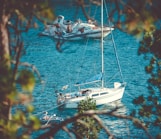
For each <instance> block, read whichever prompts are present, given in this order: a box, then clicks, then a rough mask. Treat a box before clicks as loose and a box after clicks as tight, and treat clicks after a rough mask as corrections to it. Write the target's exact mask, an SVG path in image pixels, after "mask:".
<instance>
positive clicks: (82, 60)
mask: <svg viewBox="0 0 161 139" xmlns="http://www.w3.org/2000/svg"><path fill="white" fill-rule="evenodd" d="M88 41H89V39H87V42H86V45H85V48H84V51H83V55H82V58H81V64H80V67H79V70H78V76H77V79H76V81H78V79H79V77H80V72H81V69H82V66H83V64H84V57H85V53H86V49H87V44H88Z"/></svg>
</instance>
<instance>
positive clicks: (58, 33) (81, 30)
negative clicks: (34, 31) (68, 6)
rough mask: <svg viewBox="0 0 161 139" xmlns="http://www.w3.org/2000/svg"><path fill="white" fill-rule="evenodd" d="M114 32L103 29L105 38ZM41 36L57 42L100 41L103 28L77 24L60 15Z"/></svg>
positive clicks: (89, 23)
mask: <svg viewBox="0 0 161 139" xmlns="http://www.w3.org/2000/svg"><path fill="white" fill-rule="evenodd" d="M112 30H114V28H113V27H107V26H106V27H103V37H106V36H107V35H109V34H110V32H111V31H112ZM39 35H43V36H50V37H53V38H54V39H57V40H67V41H71V40H81V39H85V38H92V39H100V38H101V27H100V26H98V25H95V24H94V23H92V22H91V21H89V22H82V21H80V20H77V21H76V22H73V21H70V20H64V16H62V15H59V16H58V17H57V19H56V20H55V21H54V22H53V24H51V25H47V26H46V28H45V29H44V30H43V31H42V32H41V33H40V34H39Z"/></svg>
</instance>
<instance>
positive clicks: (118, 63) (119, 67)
mask: <svg viewBox="0 0 161 139" xmlns="http://www.w3.org/2000/svg"><path fill="white" fill-rule="evenodd" d="M104 3H105V2H104ZM105 10H106V13H107V17H108V19H109V14H108V10H107V6H106V4H105ZM108 23H109V26H110V27H111V22H110V20H108ZM111 38H112V42H113V46H114V51H115V56H116V60H117V65H118V69H119V72H120V76H121V79H122V81H123V82H124V79H123V75H122V71H121V66H120V62H119V58H118V54H117V49H116V44H115V41H114V37H113V33H112V30H111Z"/></svg>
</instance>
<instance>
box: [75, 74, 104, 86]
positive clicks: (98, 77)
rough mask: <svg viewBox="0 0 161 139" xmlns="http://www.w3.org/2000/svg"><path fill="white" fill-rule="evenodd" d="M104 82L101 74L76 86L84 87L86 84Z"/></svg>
mask: <svg viewBox="0 0 161 139" xmlns="http://www.w3.org/2000/svg"><path fill="white" fill-rule="evenodd" d="M101 80H102V73H99V74H97V75H95V76H93V77H91V78H89V79H87V80H84V81H80V82H77V83H76V84H75V85H76V86H79V85H84V84H90V83H95V82H99V81H101Z"/></svg>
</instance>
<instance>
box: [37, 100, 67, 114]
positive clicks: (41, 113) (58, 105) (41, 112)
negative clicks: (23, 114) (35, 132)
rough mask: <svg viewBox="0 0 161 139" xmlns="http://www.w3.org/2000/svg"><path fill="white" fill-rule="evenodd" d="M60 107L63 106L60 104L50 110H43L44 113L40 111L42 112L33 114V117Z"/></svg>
mask: <svg viewBox="0 0 161 139" xmlns="http://www.w3.org/2000/svg"><path fill="white" fill-rule="evenodd" d="M62 105H64V104H63V103H62V104H60V105H57V106H55V107H52V108H50V109H47V110H45V111H42V112H39V113H36V114H34V115H40V114H43V113H44V112H46V111H50V110H52V109H56V108H58V107H60V106H62Z"/></svg>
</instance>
